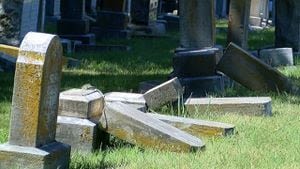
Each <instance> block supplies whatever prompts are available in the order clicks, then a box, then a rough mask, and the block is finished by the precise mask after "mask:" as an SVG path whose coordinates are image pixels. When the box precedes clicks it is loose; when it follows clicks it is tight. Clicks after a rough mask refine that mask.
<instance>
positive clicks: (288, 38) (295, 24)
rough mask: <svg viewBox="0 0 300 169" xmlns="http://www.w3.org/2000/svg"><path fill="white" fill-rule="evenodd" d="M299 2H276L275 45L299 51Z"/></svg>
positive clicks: (279, 0) (285, 0)
mask: <svg viewBox="0 0 300 169" xmlns="http://www.w3.org/2000/svg"><path fill="white" fill-rule="evenodd" d="M299 8H300V1H299V0H276V22H275V24H276V25H275V36H276V38H275V39H276V40H275V44H276V47H291V48H293V49H294V51H295V52H299V51H300V31H299V30H300V13H299Z"/></svg>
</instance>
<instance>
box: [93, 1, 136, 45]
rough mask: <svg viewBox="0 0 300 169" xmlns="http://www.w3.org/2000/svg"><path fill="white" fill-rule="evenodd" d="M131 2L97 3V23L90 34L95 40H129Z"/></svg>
mask: <svg viewBox="0 0 300 169" xmlns="http://www.w3.org/2000/svg"><path fill="white" fill-rule="evenodd" d="M130 4H131V0H115V1H111V0H101V1H98V2H97V16H96V18H97V21H96V23H95V26H94V27H92V32H93V33H95V34H96V36H97V39H111V38H125V39H126V38H129V37H130V31H129V30H128V29H127V26H128V24H129V22H130V8H129V7H128V6H130Z"/></svg>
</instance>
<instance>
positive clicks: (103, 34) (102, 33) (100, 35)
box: [91, 27, 132, 40]
mask: <svg viewBox="0 0 300 169" xmlns="http://www.w3.org/2000/svg"><path fill="white" fill-rule="evenodd" d="M91 32H92V33H94V34H95V35H96V38H97V40H98V39H130V37H131V34H132V32H131V31H130V30H127V29H124V30H118V29H100V28H99V27H93V28H92V30H91Z"/></svg>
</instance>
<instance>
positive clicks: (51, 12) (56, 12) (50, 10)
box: [46, 0, 60, 17]
mask: <svg viewBox="0 0 300 169" xmlns="http://www.w3.org/2000/svg"><path fill="white" fill-rule="evenodd" d="M46 16H48V17H49V16H52V17H58V16H60V0H46Z"/></svg>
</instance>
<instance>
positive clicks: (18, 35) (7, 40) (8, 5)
mask: <svg viewBox="0 0 300 169" xmlns="http://www.w3.org/2000/svg"><path fill="white" fill-rule="evenodd" d="M44 12H45V11H44V3H43V1H37V0H28V1H25V2H24V3H23V1H20V0H3V1H1V3H0V18H1V22H0V30H1V31H0V37H1V38H0V43H2V44H8V45H14V46H18V45H19V44H20V42H21V40H22V38H23V37H24V36H25V35H26V33H28V32H30V31H41V30H42V28H43V24H44V23H43V22H44V21H43V17H44Z"/></svg>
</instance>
